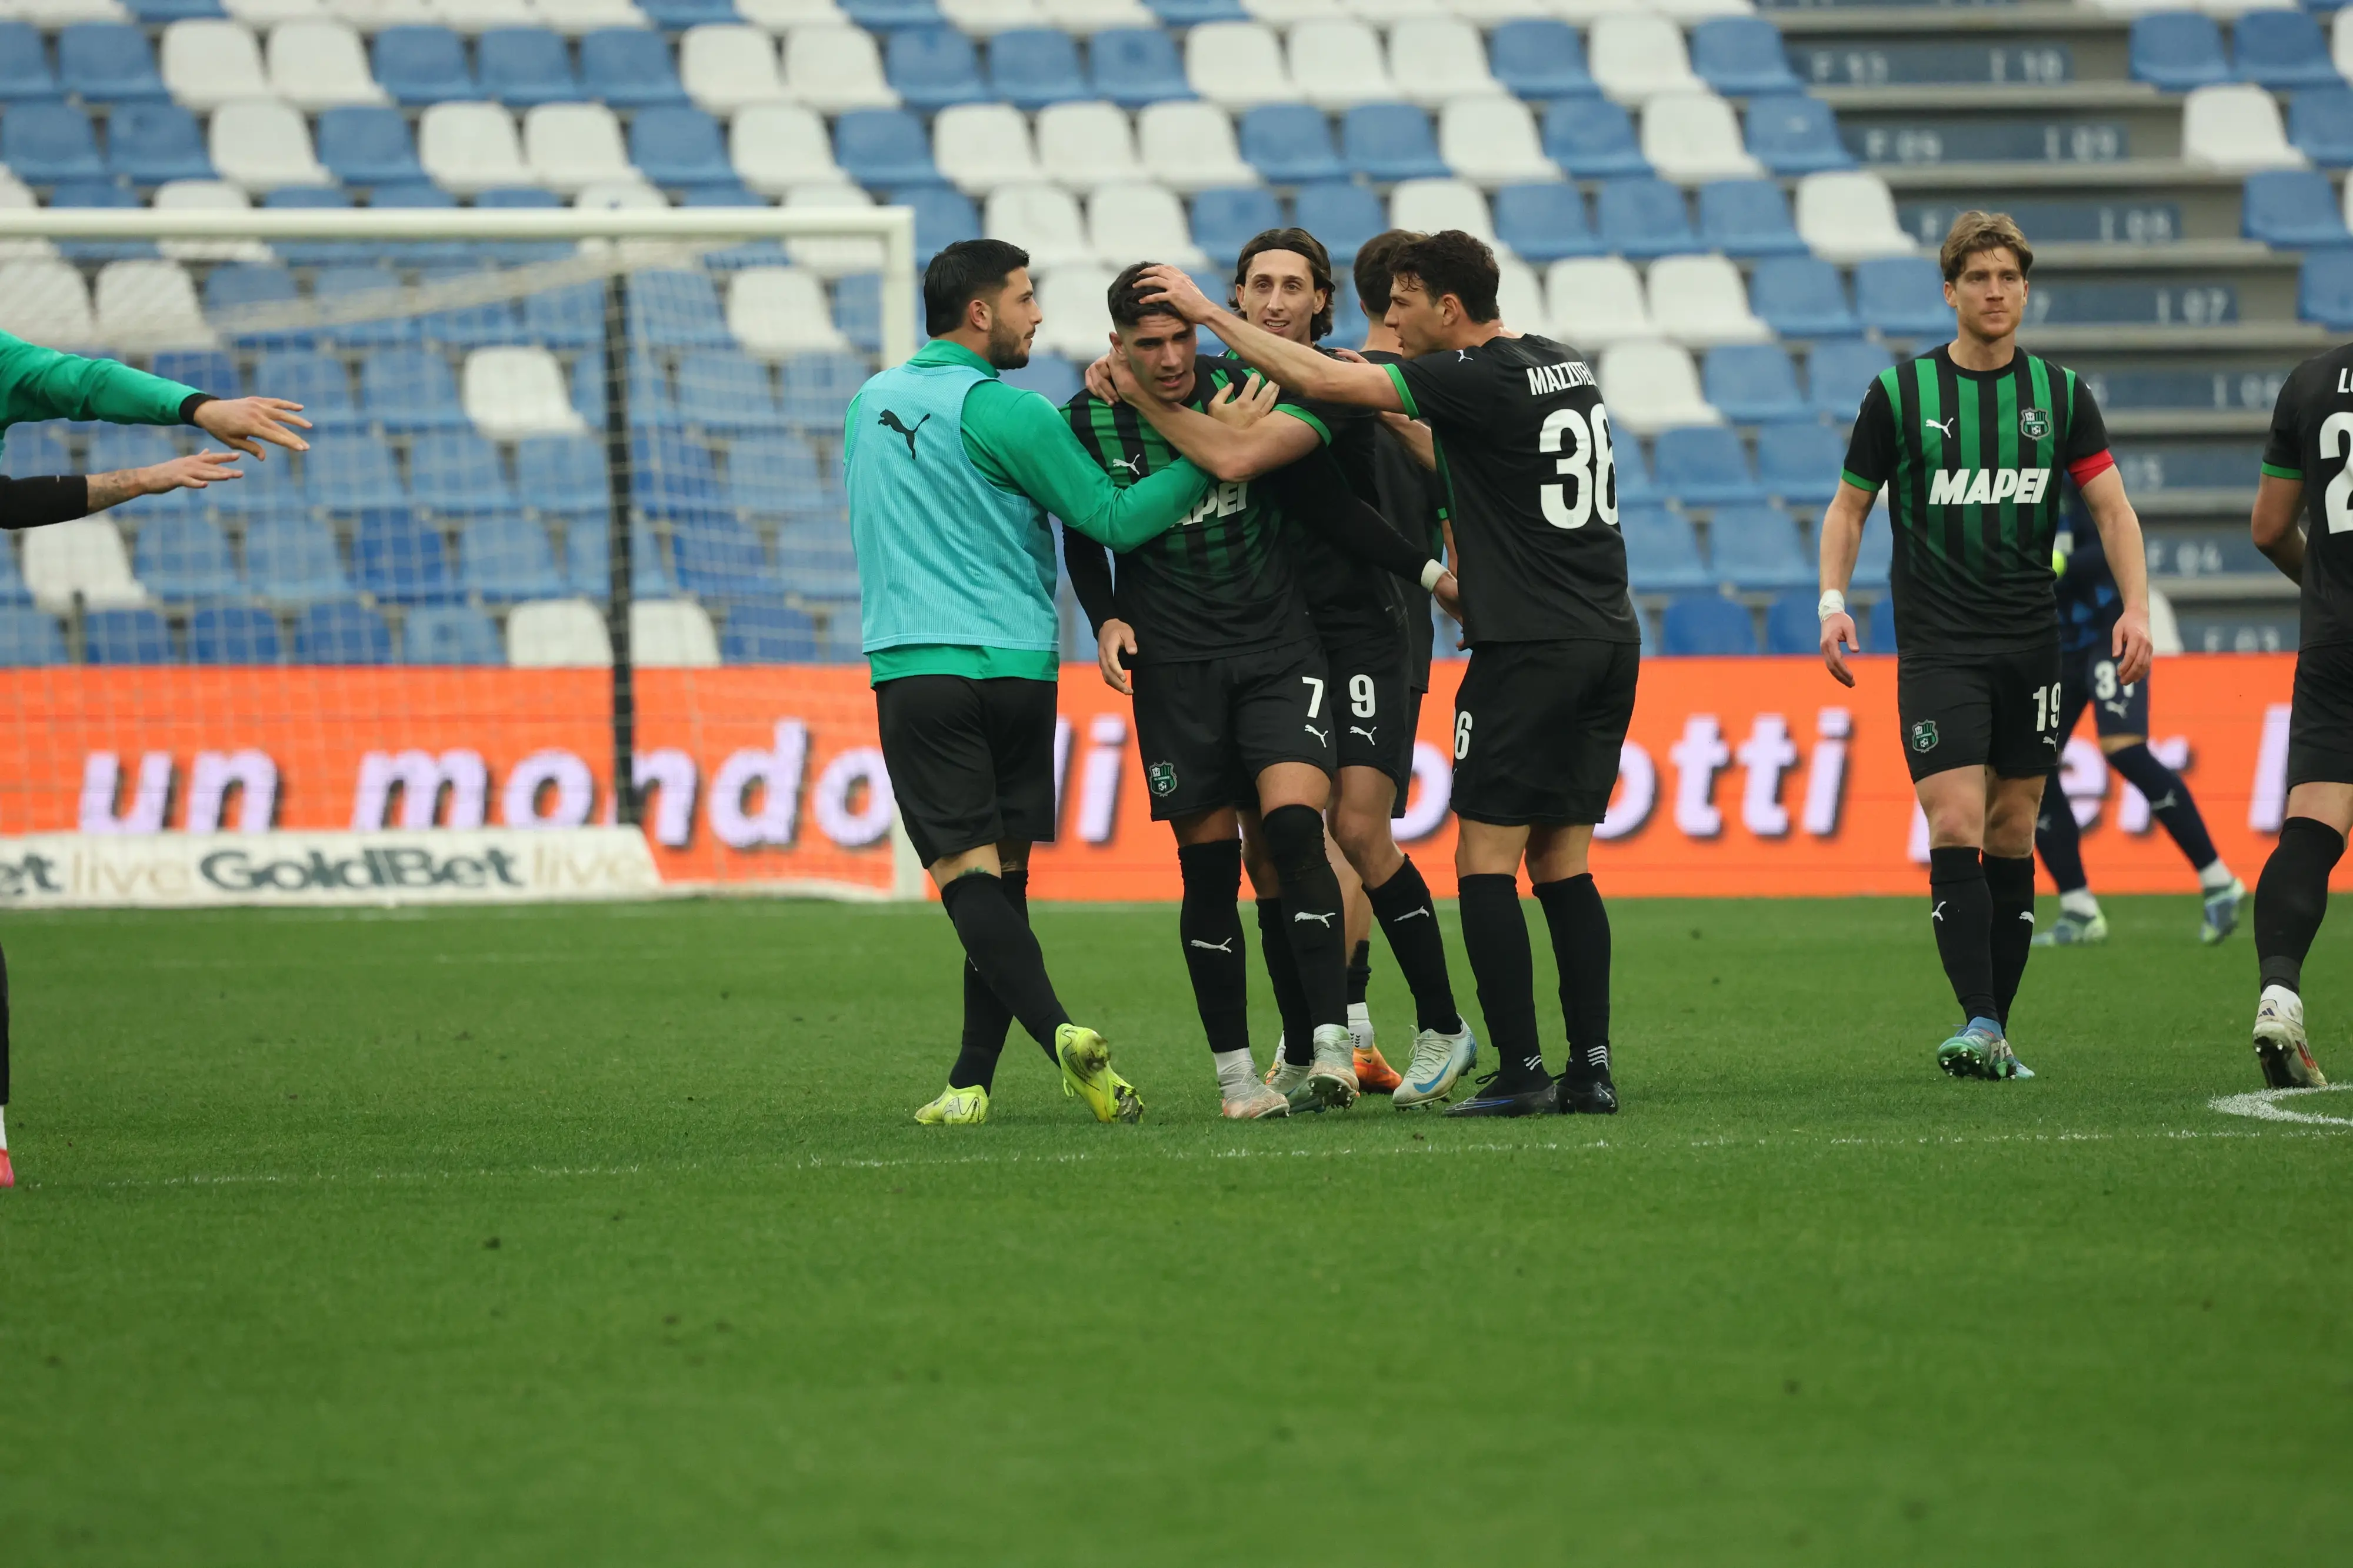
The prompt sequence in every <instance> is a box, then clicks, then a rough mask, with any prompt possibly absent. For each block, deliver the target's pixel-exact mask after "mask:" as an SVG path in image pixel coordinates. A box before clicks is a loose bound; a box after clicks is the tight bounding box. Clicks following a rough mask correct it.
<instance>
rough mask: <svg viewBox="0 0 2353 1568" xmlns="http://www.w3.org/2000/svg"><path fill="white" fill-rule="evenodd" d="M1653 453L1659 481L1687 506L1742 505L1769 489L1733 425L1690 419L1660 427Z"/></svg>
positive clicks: (1756, 498) (1761, 495)
mask: <svg viewBox="0 0 2353 1568" xmlns="http://www.w3.org/2000/svg"><path fill="white" fill-rule="evenodd" d="M1651 461H1652V462H1653V463H1655V464H1656V465H1657V468H1658V476H1659V483H1660V484H1661V485H1662V486H1663V487H1664V488H1665V489H1666V491H1667V493H1668V494H1669V495H1671V496H1672V497H1674V498H1675V499H1676V500H1679V501H1681V502H1683V504H1684V505H1685V506H1737V505H1740V504H1742V503H1743V502H1747V501H1761V500H1764V499H1765V492H1764V490H1763V489H1760V488H1759V487H1758V486H1757V476H1756V475H1754V474H1752V473H1750V472H1749V471H1748V453H1747V451H1746V448H1744V447H1742V446H1741V444H1740V437H1739V436H1738V435H1737V434H1736V433H1735V432H1734V430H1733V428H1732V427H1731V426H1728V425H1684V426H1677V427H1675V428H1674V429H1672V430H1662V431H1660V432H1659V436H1658V439H1657V440H1656V441H1654V442H1652V443H1651Z"/></svg>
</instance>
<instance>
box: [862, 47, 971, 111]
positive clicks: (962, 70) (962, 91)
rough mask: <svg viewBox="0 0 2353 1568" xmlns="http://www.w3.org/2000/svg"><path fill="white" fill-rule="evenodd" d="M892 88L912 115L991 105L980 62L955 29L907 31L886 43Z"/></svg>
mask: <svg viewBox="0 0 2353 1568" xmlns="http://www.w3.org/2000/svg"><path fill="white" fill-rule="evenodd" d="M882 63H883V68H884V70H885V72H886V73H887V74H888V76H889V78H890V81H891V85H892V87H893V88H895V89H898V93H899V96H900V97H901V98H902V99H903V100H906V104H907V107H908V108H910V109H917V110H925V111H926V112H928V111H930V110H938V109H946V108H948V107H949V106H951V105H953V104H958V103H985V102H987V101H988V99H989V92H988V89H987V88H986V87H984V86H982V85H981V80H980V57H979V56H978V55H976V54H975V53H974V52H973V47H972V40H971V39H969V38H967V37H965V36H964V35H963V34H962V33H959V32H957V31H956V30H955V28H954V27H902V28H900V29H899V30H898V31H896V32H894V33H892V35H891V36H890V37H888V38H886V39H885V40H884V41H883V47H882Z"/></svg>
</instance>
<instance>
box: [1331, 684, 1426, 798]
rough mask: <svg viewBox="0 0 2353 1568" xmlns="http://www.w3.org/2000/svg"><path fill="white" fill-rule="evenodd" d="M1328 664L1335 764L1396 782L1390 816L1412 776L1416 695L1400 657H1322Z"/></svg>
mask: <svg viewBox="0 0 2353 1568" xmlns="http://www.w3.org/2000/svg"><path fill="white" fill-rule="evenodd" d="M1325 657H1326V658H1328V659H1329V660H1330V662H1331V666H1332V691H1333V695H1334V696H1335V698H1337V699H1338V702H1339V712H1338V720H1339V723H1340V734H1339V745H1340V765H1341V766H1342V767H1344V768H1371V769H1373V770H1374V771H1375V772H1377V773H1386V774H1388V779H1389V782H1390V783H1391V784H1395V785H1397V803H1396V804H1395V805H1393V806H1392V807H1391V808H1390V810H1391V814H1392V815H1402V814H1403V813H1404V811H1405V796H1406V787H1407V785H1408V784H1410V783H1411V782H1412V779H1413V731H1414V726H1415V724H1417V723H1418V722H1419V721H1420V719H1421V693H1419V692H1418V691H1416V690H1414V689H1413V686H1412V682H1411V681H1410V680H1409V679H1407V676H1408V673H1409V672H1408V670H1407V669H1406V665H1405V660H1404V658H1401V657H1400V658H1393V659H1385V660H1382V661H1379V662H1377V663H1360V662H1356V661H1354V660H1352V659H1350V658H1347V657H1346V656H1345V655H1343V656H1340V657H1337V658H1335V657H1333V656H1331V655H1330V654H1328V653H1327V654H1326V655H1325Z"/></svg>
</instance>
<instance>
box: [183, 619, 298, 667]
mask: <svg viewBox="0 0 2353 1568" xmlns="http://www.w3.org/2000/svg"><path fill="white" fill-rule="evenodd" d="M284 660H285V650H284V648H283V647H282V646H281V644H280V641H279V637H278V617H277V616H274V615H271V614H270V613H269V611H268V610H263V609H257V608H255V607H254V606H253V605H205V606H204V607H203V608H201V609H199V610H197V611H196V612H195V614H194V615H192V616H189V617H188V662H189V663H190V664H212V665H219V664H280V663H283V662H284Z"/></svg>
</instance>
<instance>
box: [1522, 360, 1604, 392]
mask: <svg viewBox="0 0 2353 1568" xmlns="http://www.w3.org/2000/svg"><path fill="white" fill-rule="evenodd" d="M1592 384H1593V370H1592V367H1591V366H1589V365H1588V364H1587V363H1585V362H1584V361H1583V360H1581V359H1573V360H1568V361H1567V362H1565V363H1560V364H1532V365H1530V366H1528V395H1529V396H1530V397H1543V396H1546V395H1549V394H1552V393H1556V392H1567V390H1568V389H1569V388H1570V387H1572V386H1591V385H1592Z"/></svg>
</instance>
